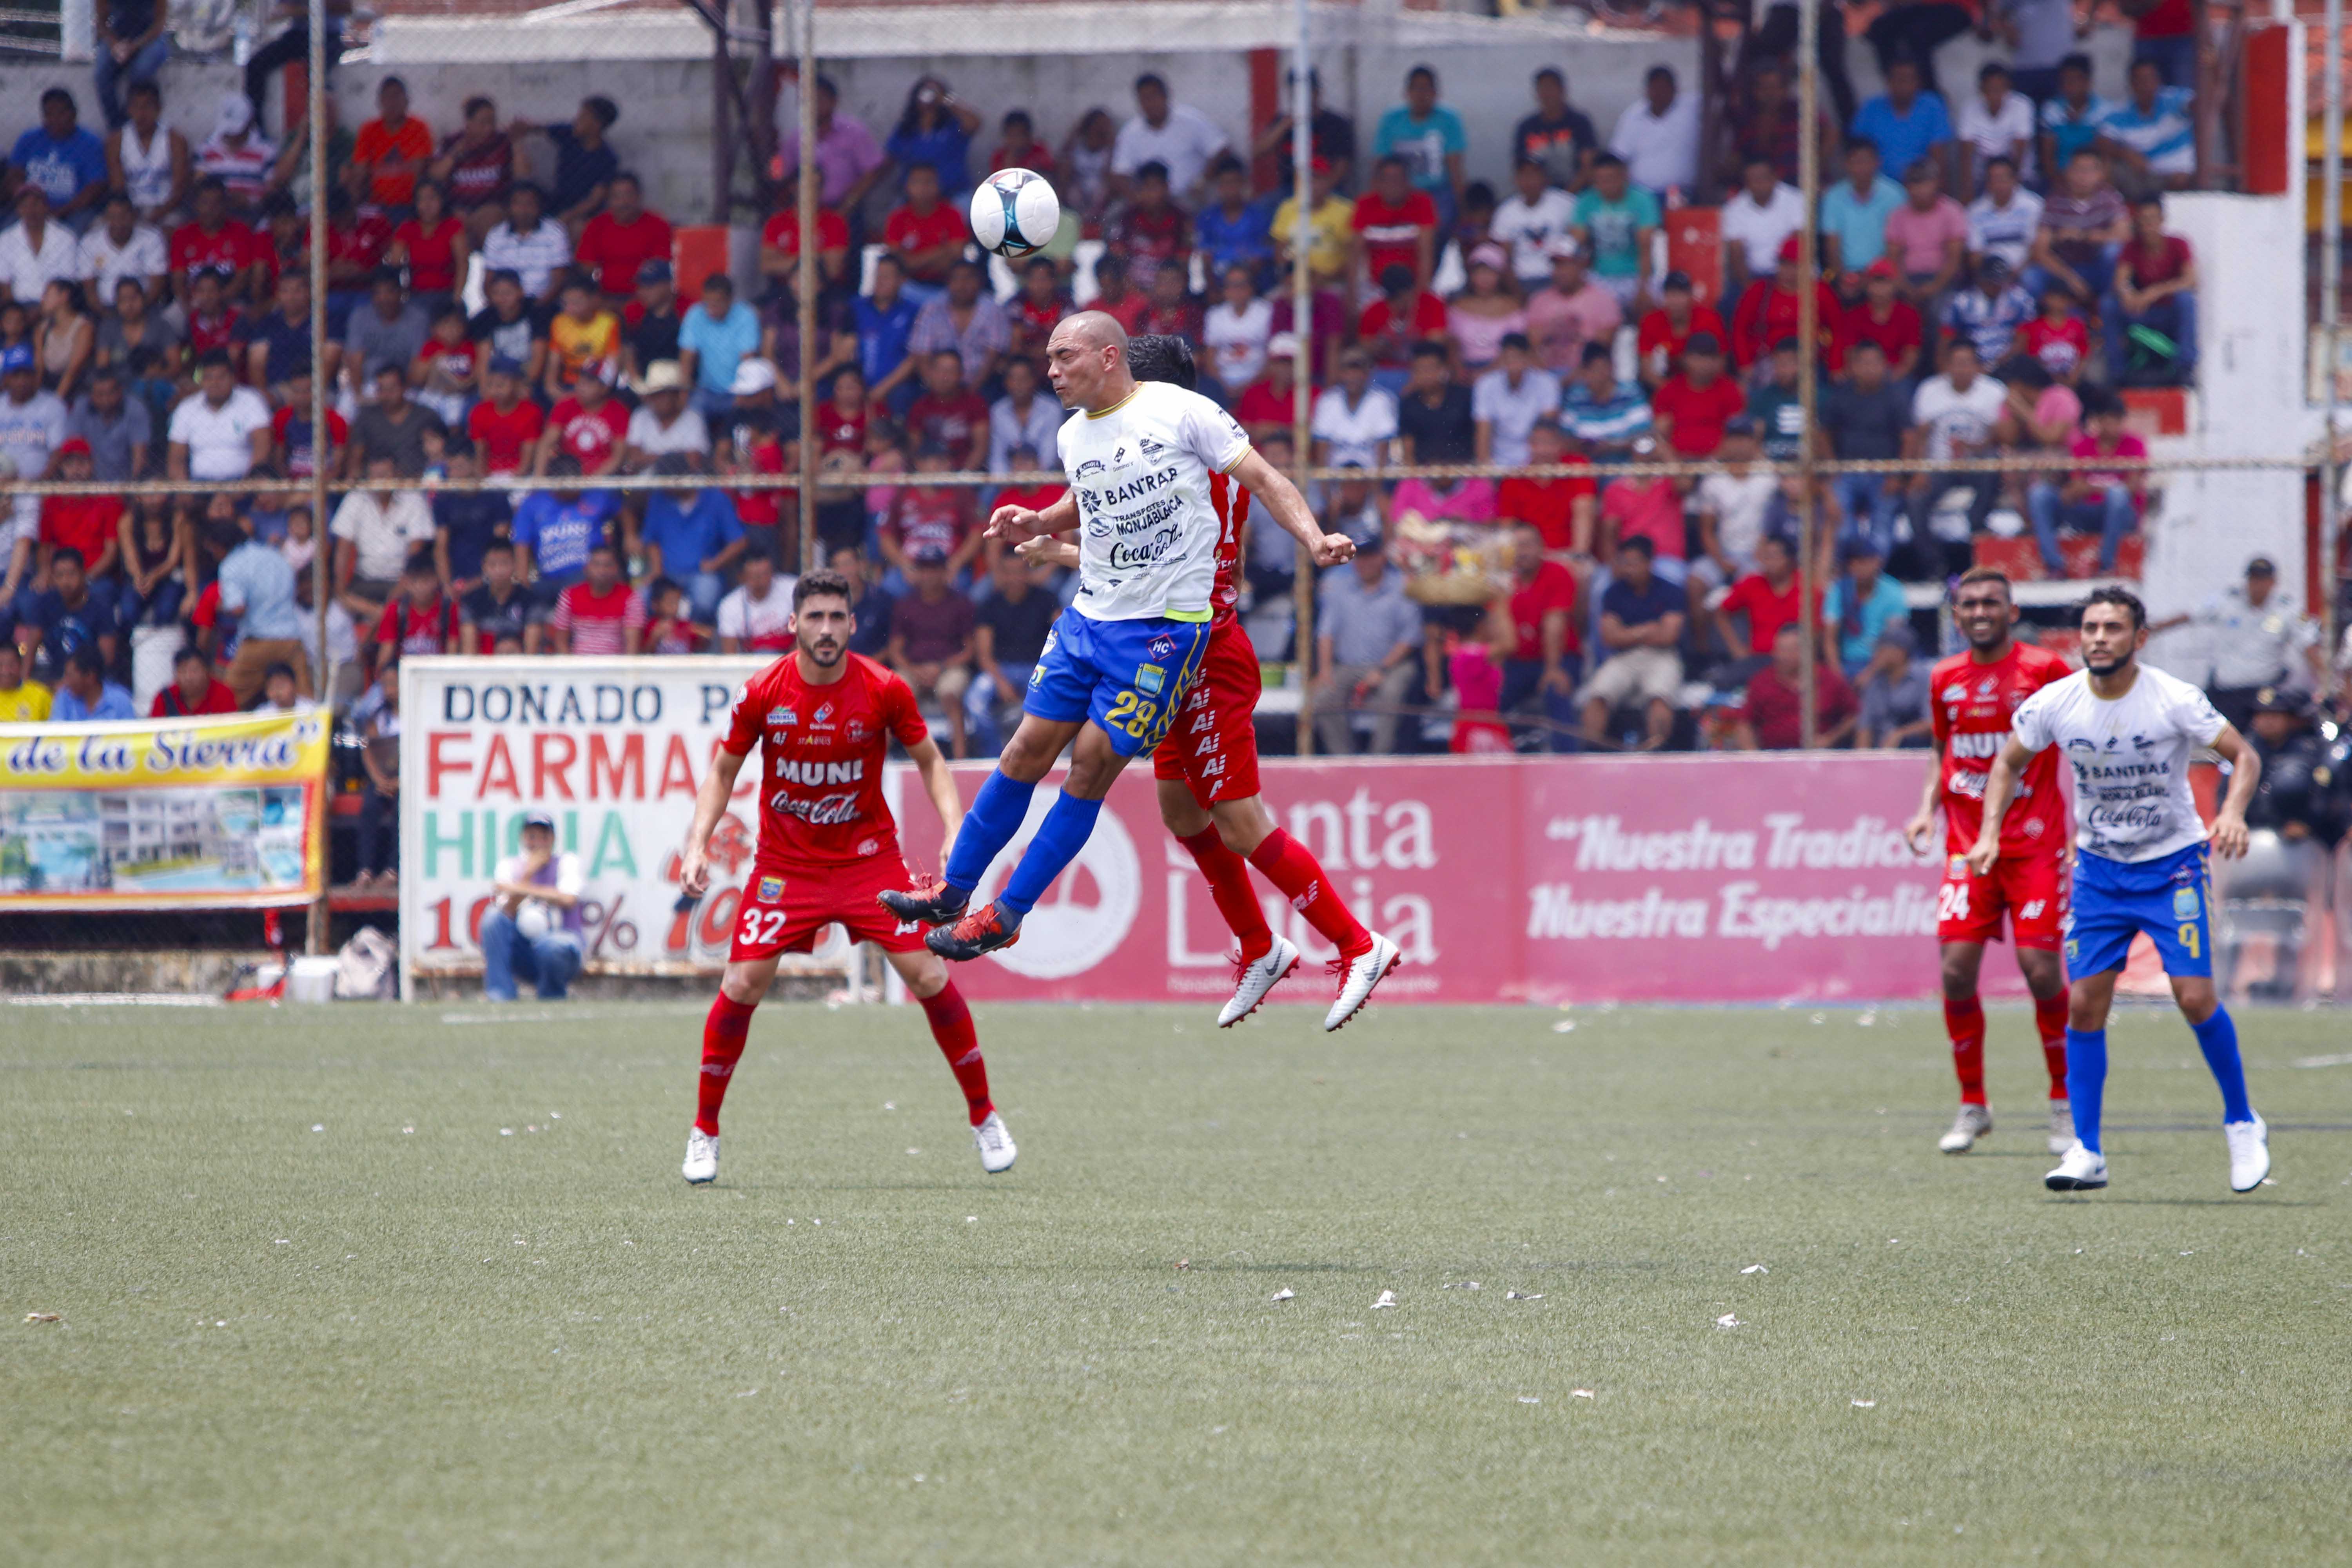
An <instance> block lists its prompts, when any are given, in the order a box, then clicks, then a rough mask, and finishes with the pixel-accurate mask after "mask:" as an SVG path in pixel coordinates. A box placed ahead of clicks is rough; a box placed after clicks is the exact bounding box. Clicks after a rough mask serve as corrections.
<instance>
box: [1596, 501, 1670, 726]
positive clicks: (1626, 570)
mask: <svg viewBox="0 0 2352 1568" xmlns="http://www.w3.org/2000/svg"><path fill="white" fill-rule="evenodd" d="M1625 482H1627V481H1624V480H1620V481H1619V483H1620V484H1623V483H1625ZM1664 482H1666V483H1669V484H1671V483H1672V481H1671V480H1668V481H1664ZM1611 489H1612V494H1613V493H1614V491H1615V489H1616V487H1615V486H1612V487H1611ZM1675 521H1676V522H1677V524H1679V523H1680V521H1681V513H1680V510H1679V508H1678V509H1677V510H1676V513H1675ZM1655 554H1656V550H1655V547H1654V545H1653V544H1652V542H1651V541H1650V540H1649V539H1648V538H1646V537H1644V536H1643V535H1640V534H1632V535H1628V536H1626V537H1625V538H1623V539H1622V540H1620V541H1618V542H1617V544H1616V546H1615V549H1614V551H1613V552H1612V562H1613V563H1614V564H1613V568H1612V573H1611V577H1610V582H1609V584H1608V585H1607V586H1606V587H1605V588H1601V590H1600V593H1601V627H1600V637H1601V650H1602V652H1603V653H1604V655H1605V657H1603V658H1602V659H1601V664H1600V666H1599V667H1598V668H1595V669H1594V670H1593V672H1592V676H1591V679H1589V680H1587V681H1586V682H1585V683H1584V689H1583V690H1582V691H1580V692H1579V693H1578V700H1579V702H1580V704H1581V705H1582V707H1583V710H1584V712H1583V721H1584V741H1585V743H1586V744H1587V745H1588V746H1594V747H1598V746H1600V745H1601V744H1602V743H1603V742H1605V741H1606V740H1607V737H1608V731H1609V718H1610V715H1611V714H1612V712H1614V711H1615V710H1617V709H1619V708H1622V707H1625V706H1626V705H1628V704H1629V703H1633V702H1637V701H1638V702H1640V703H1641V704H1642V708H1643V731H1644V735H1643V741H1642V742H1641V744H1640V746H1639V748H1638V749H1639V750H1642V751H1644V752H1654V751H1656V750H1658V749H1659V748H1660V747H1662V746H1664V744H1665V743H1666V739H1667V737H1668V735H1669V734H1671V733H1672V731H1673V729H1674V721H1675V710H1674V705H1675V701H1676V700H1678V699H1679V698H1680V697H1681V695H1682V688H1683V659H1682V654H1681V651H1680V649H1681V646H1682V637H1683V626H1684V622H1685V616H1686V615H1687V610H1686V606H1685V599H1684V596H1683V590H1682V588H1681V586H1680V585H1679V584H1675V583H1669V582H1667V581H1665V580H1664V578H1662V577H1659V576H1657V575H1656V574H1654V573H1653V571H1652V570H1651V563H1652V561H1653V559H1654V556H1655Z"/></svg>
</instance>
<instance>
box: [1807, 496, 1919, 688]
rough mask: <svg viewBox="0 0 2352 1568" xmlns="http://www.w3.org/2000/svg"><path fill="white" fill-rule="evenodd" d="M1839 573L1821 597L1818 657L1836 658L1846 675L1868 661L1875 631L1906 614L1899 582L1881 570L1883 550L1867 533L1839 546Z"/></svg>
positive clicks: (1875, 640) (1850, 537)
mask: <svg viewBox="0 0 2352 1568" xmlns="http://www.w3.org/2000/svg"><path fill="white" fill-rule="evenodd" d="M1838 565H1839V576H1838V578H1837V580H1836V581H1834V582H1832V584H1830V585H1829V588H1828V590H1827V591H1826V592H1825V593H1824V594H1823V595H1822V658H1825V659H1835V660H1836V661H1837V662H1838V664H1839V666H1840V668H1843V670H1844V671H1845V673H1846V676H1847V678H1848V679H1857V678H1859V677H1860V675H1861V674H1862V669H1863V667H1864V665H1866V664H1868V663H1869V662H1870V659H1871V653H1872V650H1873V649H1874V647H1877V645H1878V635H1879V633H1881V632H1883V631H1885V629H1886V628H1887V627H1888V626H1895V625H1897V624H1899V623H1900V622H1902V620H1903V619H1904V618H1905V617H1906V616H1908V615H1909V614H1910V613H1911V612H1910V608H1909V606H1908V605H1906V604H1905V603H1904V600H1903V586H1902V584H1899V583H1897V582H1895V579H1894V578H1892V577H1890V576H1888V575H1887V574H1886V553H1885V550H1884V549H1883V548H1882V547H1881V546H1880V544H1879V542H1877V541H1876V540H1874V539H1873V538H1871V537H1870V536H1869V535H1868V534H1866V533H1859V532H1856V533H1849V534H1847V535H1846V537H1845V538H1844V539H1843V540H1842V541H1840V542H1839V544H1838Z"/></svg>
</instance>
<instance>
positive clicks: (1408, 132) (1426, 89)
mask: <svg viewBox="0 0 2352 1568" xmlns="http://www.w3.org/2000/svg"><path fill="white" fill-rule="evenodd" d="M1469 151H1470V136H1469V132H1466V131H1465V130H1464V129H1463V125H1462V117H1461V116H1460V115H1459V114H1457V113H1455V112H1454V110H1453V109H1452V108H1451V107H1450V106H1448V105H1446V104H1444V103H1442V102H1440V101H1439V100H1438V91H1437V72H1436V71H1434V70H1433V69H1431V68H1429V67H1428V66H1425V65H1417V66H1415V67H1413V68H1412V69H1411V70H1409V71H1407V72H1405V77H1404V101H1403V102H1402V103H1400V104H1397V105H1395V106H1393V107H1391V109H1390V110H1388V111H1387V112H1386V113H1384V114H1382V115H1381V118H1380V123H1379V124H1378V125H1376V126H1375V127H1374V128H1373V131H1372V155H1373V156H1374V157H1376V158H1382V159H1385V158H1390V157H1397V158H1402V159H1403V160H1404V164H1405V172H1406V174H1407V176H1408V177H1409V179H1410V180H1411V183H1412V188H1413V189H1415V190H1417V191H1419V192H1421V193H1422V194H1423V195H1426V196H1428V197H1429V199H1430V200H1431V201H1432V202H1433V204H1435V205H1436V209H1437V216H1438V223H1439V226H1440V227H1441V228H1451V227H1452V226H1453V225H1454V218H1455V217H1456V216H1458V215H1459V214H1460V213H1461V211H1462V195H1463V182H1464V174H1463V164H1464V160H1465V158H1466V157H1467V155H1468V153H1469Z"/></svg>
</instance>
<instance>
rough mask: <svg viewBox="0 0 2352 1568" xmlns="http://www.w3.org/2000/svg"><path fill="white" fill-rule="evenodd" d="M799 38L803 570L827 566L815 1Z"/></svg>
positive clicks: (805, 3) (805, 8)
mask: <svg viewBox="0 0 2352 1568" xmlns="http://www.w3.org/2000/svg"><path fill="white" fill-rule="evenodd" d="M797 8H798V11H799V14H800V15H799V21H800V27H799V37H797V38H796V39H794V40H793V42H794V45H795V53H796V54H797V56H798V58H799V62H800V63H799V68H798V73H799V77H800V121H801V136H800V174H799V184H798V186H797V187H796V189H797V197H796V199H797V201H798V203H799V206H800V226H801V245H800V265H799V266H798V268H795V269H794V271H793V290H794V293H795V295H796V299H795V303H796V304H797V305H798V307H799V309H800V339H801V363H800V399H801V419H800V425H801V442H800V453H801V488H800V499H801V570H802V571H803V572H814V571H815V570H816V569H817V568H818V567H820V566H822V565H824V562H822V561H819V560H818V559H817V558H816V459H817V444H818V443H817V434H816V296H817V290H818V289H822V288H823V287H824V250H823V247H820V246H819V245H818V243H817V219H816V208H817V195H818V191H817V181H818V178H819V176H818V174H817V165H816V0H799V5H798V7H797Z"/></svg>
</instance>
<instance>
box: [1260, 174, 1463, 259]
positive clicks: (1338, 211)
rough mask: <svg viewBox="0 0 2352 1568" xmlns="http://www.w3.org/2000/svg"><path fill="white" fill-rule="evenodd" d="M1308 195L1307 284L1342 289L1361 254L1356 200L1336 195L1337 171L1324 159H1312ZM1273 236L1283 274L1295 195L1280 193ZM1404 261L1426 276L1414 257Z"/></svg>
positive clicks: (1293, 228)
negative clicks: (1416, 264)
mask: <svg viewBox="0 0 2352 1568" xmlns="http://www.w3.org/2000/svg"><path fill="white" fill-rule="evenodd" d="M1399 184H1400V185H1401V186H1402V188H1403V189H1406V190H1410V188H1411V187H1410V185H1407V184H1404V183H1403V182H1402V181H1400V182H1399ZM1307 195H1308V198H1309V205H1308V206H1307V282H1308V285H1309V287H1310V288H1312V289H1345V288H1346V286H1347V284H1348V282H1349V279H1350V277H1351V276H1352V272H1351V268H1352V267H1353V266H1354V264H1355V262H1356V259H1357V258H1358V256H1359V255H1360V251H1359V247H1358V238H1359V234H1360V229H1359V226H1358V225H1357V223H1356V209H1357V205H1358V204H1357V203H1355V202H1352V201H1350V200H1349V199H1348V197H1347V196H1345V195H1342V194H1341V193H1340V190H1339V174H1337V173H1336V172H1335V171H1334V170H1333V168H1332V166H1331V164H1330V163H1328V161H1327V160H1323V159H1318V160H1316V162H1315V163H1313V164H1312V165H1311V166H1310V167H1309V169H1308V171H1307ZM1431 222H1432V224H1434V222H1435V218H1434V216H1432V218H1431ZM1435 232H1436V231H1435V229H1434V227H1433V228H1432V229H1431V233H1432V234H1433V235H1434V233H1435ZM1273 237H1274V254H1275V259H1276V262H1277V263H1278V264H1279V266H1280V267H1281V268H1282V269H1283V270H1284V271H1287V270H1288V269H1289V268H1291V266H1292V265H1293V264H1294V261H1293V257H1292V254H1291V247H1292V246H1293V245H1294V244H1295V243H1296V242H1297V237H1298V198H1297V195H1287V196H1285V197H1283V198H1282V205H1279V206H1277V207H1276V208H1275V209H1274V227H1273ZM1402 264H1403V265H1404V266H1405V268H1406V269H1407V270H1408V271H1412V274H1413V276H1414V277H1415V278H1417V279H1426V278H1427V277H1428V276H1429V274H1428V273H1427V272H1426V271H1424V270H1420V269H1417V268H1416V267H1415V264H1414V259H1413V257H1412V256H1407V257H1404V258H1402ZM1373 276H1374V279H1375V280H1377V279H1378V277H1379V274H1378V273H1375V274H1374V275H1373ZM1285 287H1287V286H1285Z"/></svg>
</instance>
